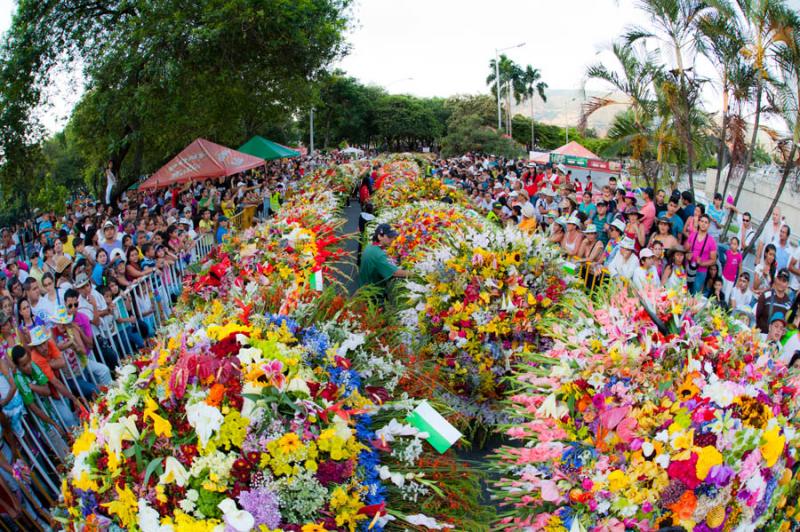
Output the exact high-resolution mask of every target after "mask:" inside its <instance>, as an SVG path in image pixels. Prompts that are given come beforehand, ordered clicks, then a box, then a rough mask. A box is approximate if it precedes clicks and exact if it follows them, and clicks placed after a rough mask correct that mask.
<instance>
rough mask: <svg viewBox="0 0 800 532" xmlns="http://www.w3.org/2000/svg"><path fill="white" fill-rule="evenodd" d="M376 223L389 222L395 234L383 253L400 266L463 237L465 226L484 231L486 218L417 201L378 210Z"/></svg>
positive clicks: (464, 210) (458, 207) (458, 209)
mask: <svg viewBox="0 0 800 532" xmlns="http://www.w3.org/2000/svg"><path fill="white" fill-rule="evenodd" d="M375 223H376V224H381V223H388V224H391V226H392V228H393V229H394V230H395V231H397V237H396V238H395V239H394V240H393V241H392V243H391V245H390V246H389V247H388V248H387V249H386V254H387V255H388V256H389V257H391V258H392V259H394V260H395V261H396V262H397V263H398V264H400V265H402V267H403V268H409V267H411V266H412V265H413V264H415V263H417V262H419V261H420V260H422V258H423V257H424V256H425V254H426V253H427V252H428V251H430V250H432V249H435V248H437V247H439V246H441V245H443V244H444V243H445V242H446V241H448V240H452V239H459V238H464V236H465V231H466V230H467V229H473V230H476V231H484V230H486V229H487V227H488V226H487V223H486V219H485V218H483V217H482V216H479V215H478V214H477V213H475V212H474V211H471V210H467V209H464V208H463V207H460V206H458V205H449V204H447V203H442V202H439V201H420V202H417V203H413V204H409V205H402V206H400V207H397V208H394V209H386V210H384V211H382V212H381V214H380V216H378V218H377V219H376V221H375Z"/></svg>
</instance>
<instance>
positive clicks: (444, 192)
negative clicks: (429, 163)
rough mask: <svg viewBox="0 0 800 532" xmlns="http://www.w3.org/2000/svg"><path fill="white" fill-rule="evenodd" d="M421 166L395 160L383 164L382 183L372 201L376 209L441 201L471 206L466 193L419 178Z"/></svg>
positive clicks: (436, 179) (436, 180)
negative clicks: (445, 200) (426, 201)
mask: <svg viewBox="0 0 800 532" xmlns="http://www.w3.org/2000/svg"><path fill="white" fill-rule="evenodd" d="M419 174H420V171H419V167H418V166H417V165H416V163H413V162H411V161H396V162H394V163H389V164H387V165H384V166H383V167H382V168H381V170H380V171H379V180H380V182H378V183H376V185H377V190H376V191H375V195H374V196H373V199H372V202H373V203H374V205H375V208H376V209H377V210H379V211H380V210H383V209H388V208H393V207H400V206H402V205H410V204H414V203H416V202H419V201H425V200H435V201H442V200H444V199H445V198H449V201H450V202H452V203H454V204H459V205H462V206H465V207H468V206H469V203H468V202H467V200H466V196H465V195H464V193H463V191H461V190H459V189H456V188H453V187H449V186H447V185H445V184H444V182H443V181H442V180H441V179H439V178H438V177H424V176H420V175H419Z"/></svg>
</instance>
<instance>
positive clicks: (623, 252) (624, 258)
mask: <svg viewBox="0 0 800 532" xmlns="http://www.w3.org/2000/svg"><path fill="white" fill-rule="evenodd" d="M634 250H635V244H634V242H633V239H631V238H629V237H625V238H623V239H622V241H621V242H620V243H619V251H618V252H617V254H616V255H614V260H612V261H611V263H610V264H609V265H608V272H609V273H610V274H611V276H612V277H624V278H626V279H629V280H630V279H632V278H633V274H634V273H635V272H636V268H638V267H639V259H638V258H637V257H636V255H635V254H634Z"/></svg>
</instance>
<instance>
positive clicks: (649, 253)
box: [639, 248, 655, 259]
mask: <svg viewBox="0 0 800 532" xmlns="http://www.w3.org/2000/svg"><path fill="white" fill-rule="evenodd" d="M653 256H655V255H654V254H653V250H652V249H650V248H643V249H642V250H641V251H640V252H639V258H640V259H646V258H648V257H653Z"/></svg>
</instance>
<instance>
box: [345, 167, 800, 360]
mask: <svg viewBox="0 0 800 532" xmlns="http://www.w3.org/2000/svg"><path fill="white" fill-rule="evenodd" d="M377 170H378V168H373V170H372V171H371V174H370V175H365V176H364V179H363V180H362V182H361V184H360V187H359V190H358V196H359V199H360V201H361V203H362V206H363V209H364V210H365V211H367V212H371V205H370V202H369V199H370V195H371V194H372V193H373V192H374V190H373V188H374V183H375V181H376V179H379V176H378V175H377ZM427 173H428V174H429V175H435V176H439V177H440V178H441V179H442V180H443V181H444V183H445V184H447V185H450V186H451V187H454V188H456V189H461V190H462V191H463V192H464V193H466V195H467V197H468V200H469V202H470V203H471V206H472V207H473V208H474V209H475V210H477V211H480V212H485V213H486V217H487V219H489V220H491V221H493V222H494V223H496V224H498V225H500V226H502V225H512V226H517V227H519V228H520V229H521V230H523V231H527V232H530V233H533V232H539V233H542V234H544V235H545V236H546V238H547V239H548V240H549V241H550V242H552V243H553V244H554V245H557V246H560V247H561V249H562V250H563V252H564V255H565V256H566V257H568V260H570V261H571V262H572V263H574V264H575V266H576V270H577V271H578V272H579V273H580V275H581V276H582V277H583V278H584V279H585V280H586V282H587V283H597V282H599V281H600V280H601V279H602V278H603V277H604V276H611V277H621V278H625V279H627V281H628V282H629V283H631V284H632V285H633V286H634V287H636V288H637V289H639V290H645V289H646V288H647V287H648V286H652V287H667V288H668V289H673V290H680V291H683V290H686V291H688V292H690V293H692V294H702V295H704V296H706V297H707V298H709V300H710V301H712V302H713V303H714V304H717V305H719V306H721V307H724V308H726V309H729V310H731V311H735V312H737V313H739V314H741V315H742V316H743V317H745V318H746V319H751V320H753V321H754V323H755V325H756V326H757V327H758V328H759V329H760V330H761V331H762V333H763V334H764V335H769V337H770V338H771V339H775V338H777V337H778V334H779V333H780V337H783V335H784V333H785V330H786V326H787V325H788V326H790V328H792V329H796V328H797V327H798V326H799V325H800V312H798V306H800V298H799V297H796V295H797V293H798V291H799V290H800V251H795V250H793V248H792V246H791V245H790V243H789V237H790V235H791V229H790V227H789V226H788V225H787V224H786V223H785V222H784V221H783V219H782V217H781V214H780V210H779V209H777V208H776V209H775V210H774V211H773V213H772V218H771V220H770V223H768V224H767V225H766V227H765V229H764V231H763V232H762V234H761V236H760V238H759V239H758V241H757V242H755V243H753V238H754V236H755V228H754V227H753V222H752V216H751V214H750V213H749V212H743V211H740V210H739V209H738V208H737V207H736V206H735V205H734V204H733V203H732V202H730V201H723V197H722V195H721V194H716V195H715V196H714V197H713V199H712V201H711V202H710V203H708V204H703V203H701V202H698V201H696V199H695V197H694V195H693V194H692V192H691V191H689V190H684V191H679V190H672V191H666V190H653V189H651V188H646V187H645V188H634V187H633V186H632V185H631V183H629V182H622V181H621V180H620V179H619V178H618V177H617V176H614V175H611V176H609V177H607V178H606V177H604V178H603V181H604V183H603V184H602V185H601V184H599V183H598V184H596V183H595V182H594V180H593V178H592V175H591V173H589V174H588V176H587V177H584V178H581V179H576V178H574V177H573V176H572V173H571V171H569V170H567V169H565V168H563V167H559V166H557V165H552V164H544V165H537V164H534V163H529V162H526V161H506V160H504V159H502V158H496V157H492V156H480V155H466V156H463V157H459V158H455V159H448V160H436V161H434V162H433V163H432V164H431V166H430V167H429V168H428V169H427ZM443 199H444V200H445V201H449V199H448V198H443ZM729 215H730V218H731V222H732V223H731V224H730V227H731V228H732V229H731V230H729V231H728V233H727V234H725V235H723V230H724V229H725V227H726V224H727V223H728V218H729ZM392 233H393V231H391V228H386V227H382V228H381V235H379V237H380V239H383V240H385V239H386V235H389V236H391V234H392ZM374 240H375V241H376V244H380V241H379V240H378V239H374ZM751 244H753V247H754V249H755V261H756V266H755V268H754V271H753V272H752V274H751V273H750V272H748V271H745V269H744V268H743V265H744V257H743V250H744V249H745V248H746V247H747V246H750V245H751ZM378 247H379V246H378ZM372 253H375V252H374V251H372ZM379 259H380V261H379V264H383V262H386V261H387V260H388V259H384V258H383V257H379ZM372 260H373V259H372V258H371V257H370V261H372ZM362 269H363V268H362ZM367 269H368V270H369V271H374V272H377V273H375V275H374V276H373V277H375V278H379V277H380V271H381V269H380V268H378V267H375V266H373V265H372V264H371V263H370V265H369V268H367ZM382 271H386V272H391V274H392V275H393V276H395V277H397V276H403V275H406V272H403V271H402V270H398V269H397V268H396V267H385V268H383V270H382ZM362 277H363V275H362ZM364 282H365V280H364V279H362V284H363V283H364ZM372 282H375V281H374V280H373V281H372ZM793 346H794V342H788V343H787V348H786V350H785V352H784V353H782V355H781V356H783V357H784V358H786V362H789V361H791V360H792V358H793V356H794V354H795V351H796V350H797V349H794V347H793ZM797 348H798V349H800V340H799V341H797Z"/></svg>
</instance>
